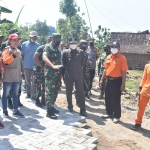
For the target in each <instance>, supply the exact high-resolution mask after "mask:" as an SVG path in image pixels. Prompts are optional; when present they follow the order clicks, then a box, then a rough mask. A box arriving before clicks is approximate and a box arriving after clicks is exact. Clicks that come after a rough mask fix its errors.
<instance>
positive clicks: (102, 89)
mask: <svg viewBox="0 0 150 150" xmlns="http://www.w3.org/2000/svg"><path fill="white" fill-rule="evenodd" d="M104 52H106V55H105V57H101V58H100V61H99V65H98V70H99V81H100V79H101V77H102V75H103V71H104V67H103V65H104V62H105V59H106V57H107V56H108V55H110V54H111V51H110V46H109V45H106V46H104ZM100 91H101V95H100V97H99V98H100V99H103V96H104V91H105V80H104V81H103V84H102V88H101V89H100Z"/></svg>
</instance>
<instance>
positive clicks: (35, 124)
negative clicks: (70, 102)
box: [0, 94, 97, 150]
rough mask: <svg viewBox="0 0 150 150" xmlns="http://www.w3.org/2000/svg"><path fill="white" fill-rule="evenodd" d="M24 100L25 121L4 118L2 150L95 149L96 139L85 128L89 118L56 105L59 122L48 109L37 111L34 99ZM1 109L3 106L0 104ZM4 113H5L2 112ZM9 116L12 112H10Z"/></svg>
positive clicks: (22, 119)
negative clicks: (52, 118) (47, 111)
mask: <svg viewBox="0 0 150 150" xmlns="http://www.w3.org/2000/svg"><path fill="white" fill-rule="evenodd" d="M24 97H25V94H22V97H21V100H22V103H23V105H24V107H22V108H20V111H21V112H22V113H23V114H24V115H25V116H26V117H25V118H21V119H20V118H19V119H18V118H14V117H10V118H4V119H3V123H4V126H5V128H4V129H1V130H0V150H83V149H85V150H93V149H94V148H95V147H96V144H95V143H96V142H97V139H96V138H93V137H91V135H92V132H91V130H88V129H84V128H83V127H84V126H86V124H85V122H86V118H85V117H81V116H80V115H79V114H78V113H70V112H68V110H67V109H62V108H59V107H57V106H56V109H58V110H59V111H60V113H59V114H58V120H51V119H49V118H47V117H45V116H46V108H43V109H41V108H37V107H36V106H35V104H34V101H32V100H26V99H24ZM0 106H1V104H0ZM1 112H2V111H1ZM8 112H9V114H11V113H12V111H10V110H9V109H8Z"/></svg>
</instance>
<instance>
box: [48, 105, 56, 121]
mask: <svg viewBox="0 0 150 150" xmlns="http://www.w3.org/2000/svg"><path fill="white" fill-rule="evenodd" d="M46 117H48V118H51V119H57V116H56V115H55V114H54V113H53V111H52V107H48V106H47V114H46Z"/></svg>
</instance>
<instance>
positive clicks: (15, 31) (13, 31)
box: [9, 29, 20, 34]
mask: <svg viewBox="0 0 150 150" xmlns="http://www.w3.org/2000/svg"><path fill="white" fill-rule="evenodd" d="M14 33H16V34H20V33H19V32H18V30H17V29H12V30H9V34H14Z"/></svg>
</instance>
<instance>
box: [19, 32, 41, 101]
mask: <svg viewBox="0 0 150 150" xmlns="http://www.w3.org/2000/svg"><path fill="white" fill-rule="evenodd" d="M37 36H38V34H37V32H36V31H32V32H30V40H29V41H26V42H24V43H22V45H21V52H22V57H23V69H24V75H25V84H26V91H27V95H26V98H30V97H34V84H33V82H34V80H33V75H34V71H33V68H34V66H35V61H34V59H33V57H34V53H35V51H36V49H37V48H38V47H39V46H40V44H39V43H37V42H36V40H37Z"/></svg>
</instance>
